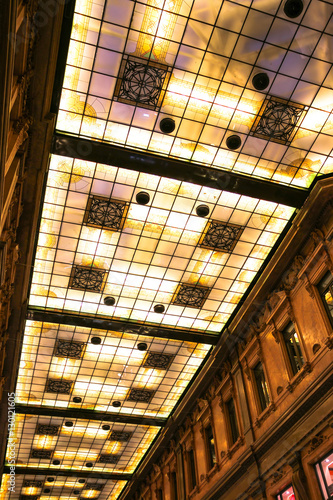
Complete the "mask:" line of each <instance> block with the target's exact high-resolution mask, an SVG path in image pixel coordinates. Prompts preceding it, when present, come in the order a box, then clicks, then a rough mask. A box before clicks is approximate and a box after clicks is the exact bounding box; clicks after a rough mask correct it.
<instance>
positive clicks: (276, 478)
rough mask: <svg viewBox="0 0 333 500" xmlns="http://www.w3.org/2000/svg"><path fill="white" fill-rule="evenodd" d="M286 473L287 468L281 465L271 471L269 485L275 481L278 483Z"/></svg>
mask: <svg viewBox="0 0 333 500" xmlns="http://www.w3.org/2000/svg"><path fill="white" fill-rule="evenodd" d="M286 474H287V469H285V468H283V467H280V468H279V469H276V471H275V472H274V473H273V479H272V480H271V486H273V485H274V484H275V483H278V482H279V481H280V480H281V479H282V478H283V477H284V476H285V475H286Z"/></svg>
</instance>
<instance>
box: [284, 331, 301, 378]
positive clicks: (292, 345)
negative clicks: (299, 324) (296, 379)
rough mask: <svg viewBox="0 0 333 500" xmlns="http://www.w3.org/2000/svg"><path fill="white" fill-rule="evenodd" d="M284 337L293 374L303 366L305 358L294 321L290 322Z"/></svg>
mask: <svg viewBox="0 0 333 500" xmlns="http://www.w3.org/2000/svg"><path fill="white" fill-rule="evenodd" d="M283 338H284V342H285V345H286V348H287V353H288V357H289V361H290V366H291V369H292V372H293V374H294V375H295V374H296V373H297V372H298V371H299V370H300V369H301V368H302V366H303V364H304V359H303V355H302V351H301V346H300V343H299V338H298V335H297V333H296V332H295V328H294V325H293V324H292V323H289V325H288V326H287V328H285V329H284V331H283Z"/></svg>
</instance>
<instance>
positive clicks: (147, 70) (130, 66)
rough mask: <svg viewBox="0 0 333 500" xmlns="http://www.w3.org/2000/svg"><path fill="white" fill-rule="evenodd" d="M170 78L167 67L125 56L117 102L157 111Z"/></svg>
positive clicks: (116, 93)
mask: <svg viewBox="0 0 333 500" xmlns="http://www.w3.org/2000/svg"><path fill="white" fill-rule="evenodd" d="M169 77H170V74H169V73H168V67H167V66H164V65H162V64H157V63H154V62H151V61H147V60H145V59H138V58H134V57H127V56H124V59H123V61H122V63H121V66H120V72H119V77H118V80H117V85H116V88H115V92H114V97H115V100H116V101H119V102H123V103H125V104H134V105H136V104H138V105H139V106H141V107H143V108H148V109H153V110H157V109H159V108H160V105H161V102H162V100H163V97H164V93H165V92H163V89H165V88H166V85H167V82H168V79H169Z"/></svg>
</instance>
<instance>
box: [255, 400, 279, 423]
mask: <svg viewBox="0 0 333 500" xmlns="http://www.w3.org/2000/svg"><path fill="white" fill-rule="evenodd" d="M275 410H276V406H275V404H274V403H273V402H272V403H270V405H269V406H267V408H266V409H265V410H264V411H263V412H262V413H261V415H259V416H258V417H257V418H256V420H255V422H254V425H255V426H256V427H260V426H261V424H262V423H263V422H264V421H265V420H266V419H267V418H268V417H269V415H270V414H271V413H273V412H274V411H275Z"/></svg>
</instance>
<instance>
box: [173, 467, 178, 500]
mask: <svg viewBox="0 0 333 500" xmlns="http://www.w3.org/2000/svg"><path fill="white" fill-rule="evenodd" d="M171 492H172V493H171V495H172V496H171V498H172V500H178V488H177V475H176V473H175V472H171Z"/></svg>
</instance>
